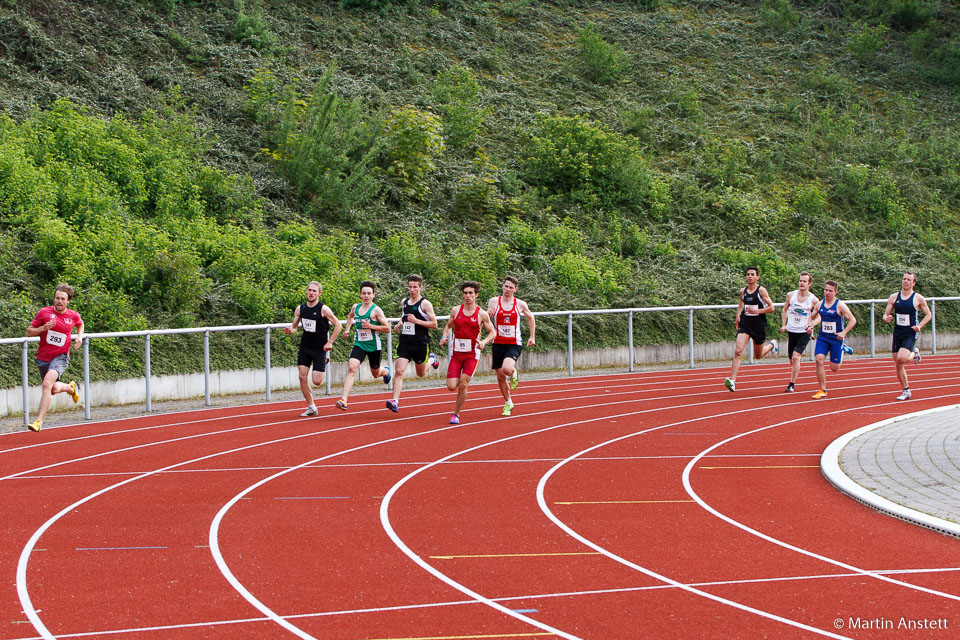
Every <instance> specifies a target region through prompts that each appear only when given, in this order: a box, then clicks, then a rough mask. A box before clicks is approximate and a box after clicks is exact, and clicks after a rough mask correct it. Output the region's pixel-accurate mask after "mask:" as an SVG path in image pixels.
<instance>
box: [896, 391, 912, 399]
mask: <svg viewBox="0 0 960 640" xmlns="http://www.w3.org/2000/svg"><path fill="white" fill-rule="evenodd" d="M912 397H913V396H912V395H911V394H910V389H904V390H903V393H901V394H900V395H898V396H897V400H909V399H910V398H912Z"/></svg>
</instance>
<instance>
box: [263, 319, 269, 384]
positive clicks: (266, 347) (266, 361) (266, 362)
mask: <svg viewBox="0 0 960 640" xmlns="http://www.w3.org/2000/svg"><path fill="white" fill-rule="evenodd" d="M263 360H264V367H265V369H264V373H265V376H264V377H265V378H266V387H267V402H270V327H267V329H266V331H264V334H263Z"/></svg>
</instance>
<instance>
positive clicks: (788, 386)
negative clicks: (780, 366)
mask: <svg viewBox="0 0 960 640" xmlns="http://www.w3.org/2000/svg"><path fill="white" fill-rule="evenodd" d="M794 391H796V389H794V388H793V383H792V382H791V383H790V384H788V385H787V388H786V389H784V390H783V392H784V393H793V392H794Z"/></svg>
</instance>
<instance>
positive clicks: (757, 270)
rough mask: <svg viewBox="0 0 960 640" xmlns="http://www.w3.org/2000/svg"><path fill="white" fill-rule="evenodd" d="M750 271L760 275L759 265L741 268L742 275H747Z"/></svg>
mask: <svg viewBox="0 0 960 640" xmlns="http://www.w3.org/2000/svg"><path fill="white" fill-rule="evenodd" d="M751 271H756V272H757V275H760V267H747V268H746V269H744V270H743V275H747V274H748V273H750V272H751Z"/></svg>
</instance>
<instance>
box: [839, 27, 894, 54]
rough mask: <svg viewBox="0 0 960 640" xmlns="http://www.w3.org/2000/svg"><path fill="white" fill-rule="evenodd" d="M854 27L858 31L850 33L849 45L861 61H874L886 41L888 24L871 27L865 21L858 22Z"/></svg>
mask: <svg viewBox="0 0 960 640" xmlns="http://www.w3.org/2000/svg"><path fill="white" fill-rule="evenodd" d="M854 28H855V29H856V31H854V33H852V34H851V35H850V38H849V39H848V41H847V47H848V48H849V49H850V51H851V52H852V53H853V55H854V56H855V57H856V58H857V60H859V61H860V62H861V63H867V62H871V61H873V59H874V58H875V57H876V55H877V52H878V51H880V49H881V48H882V47H883V45H884V43H885V38H884V36H885V35H886V33H887V31H888V28H887V25H885V24H878V25H877V26H875V27H869V26H867V25H865V24H863V23H857V24H856V25H854Z"/></svg>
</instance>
